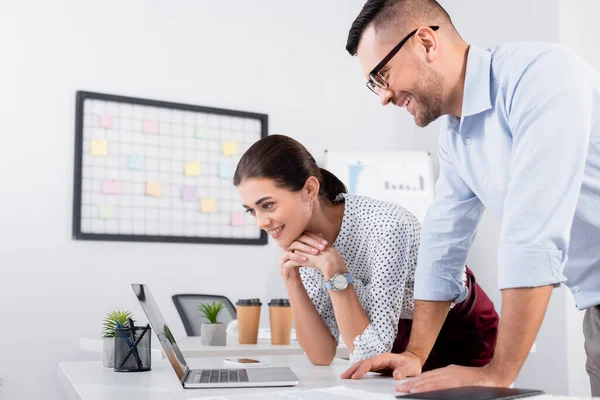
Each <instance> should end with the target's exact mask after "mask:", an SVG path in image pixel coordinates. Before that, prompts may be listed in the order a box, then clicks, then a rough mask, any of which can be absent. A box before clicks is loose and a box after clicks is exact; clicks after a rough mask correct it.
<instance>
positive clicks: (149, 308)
mask: <svg viewBox="0 0 600 400" xmlns="http://www.w3.org/2000/svg"><path fill="white" fill-rule="evenodd" d="M131 288H132V289H133V292H134V293H135V295H136V296H137V298H138V300H139V301H140V304H141V306H142V308H143V309H144V312H145V313H146V316H147V317H148V321H150V325H151V326H152V329H153V330H154V333H156V336H157V337H158V341H159V342H160V344H161V345H162V347H163V349H164V350H165V354H166V355H167V358H168V359H169V362H170V363H171V365H172V366H173V369H174V370H175V373H176V374H177V377H178V378H179V380H180V381H181V382H183V380H184V377H185V376H186V374H187V372H188V369H189V368H188V366H187V364H186V362H185V359H184V358H183V354H181V351H180V350H179V346H177V343H176V342H175V338H174V337H173V334H172V333H171V329H169V326H168V325H167V323H166V322H165V319H164V317H163V315H162V313H161V312H160V310H159V308H158V305H157V304H156V302H155V301H154V298H153V297H152V295H151V294H150V290H149V289H148V286H147V285H141V284H137V283H132V284H131Z"/></svg>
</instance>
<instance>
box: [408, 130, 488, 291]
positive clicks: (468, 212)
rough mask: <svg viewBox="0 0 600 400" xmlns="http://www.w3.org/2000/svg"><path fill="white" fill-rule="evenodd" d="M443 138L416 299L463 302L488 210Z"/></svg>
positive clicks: (416, 288)
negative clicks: (468, 269)
mask: <svg viewBox="0 0 600 400" xmlns="http://www.w3.org/2000/svg"><path fill="white" fill-rule="evenodd" d="M444 134H454V133H452V132H442V135H441V136H440V141H439V160H440V176H439V178H438V180H437V182H436V185H435V200H434V202H433V204H432V205H431V207H430V208H429V210H428V212H427V215H426V216H425V220H424V222H423V233H422V234H421V247H420V249H419V258H418V263H417V270H416V273H415V300H431V301H448V300H453V301H454V302H457V303H458V302H461V301H463V300H464V299H465V298H466V297H467V293H468V289H467V288H466V287H465V285H463V283H462V275H463V270H464V266H465V261H466V259H467V255H468V253H469V249H470V247H471V244H472V243H473V239H474V237H475V230H476V229H477V225H478V223H479V220H480V219H481V215H482V214H483V211H484V210H485V208H484V206H483V204H482V203H481V201H480V200H479V198H478V197H477V196H476V195H475V193H473V191H472V190H471V189H470V188H469V186H468V185H467V184H466V183H465V182H464V181H463V179H462V178H461V177H460V175H459V174H458V171H456V169H455V167H454V165H453V164H452V162H451V160H450V157H449V155H448V153H447V152H446V151H445V150H444V146H443V135H444Z"/></svg>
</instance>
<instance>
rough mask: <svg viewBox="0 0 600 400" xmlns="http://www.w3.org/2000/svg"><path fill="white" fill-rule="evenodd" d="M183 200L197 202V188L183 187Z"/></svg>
mask: <svg viewBox="0 0 600 400" xmlns="http://www.w3.org/2000/svg"><path fill="white" fill-rule="evenodd" d="M181 200H183V201H194V200H196V186H189V185H184V186H182V187H181Z"/></svg>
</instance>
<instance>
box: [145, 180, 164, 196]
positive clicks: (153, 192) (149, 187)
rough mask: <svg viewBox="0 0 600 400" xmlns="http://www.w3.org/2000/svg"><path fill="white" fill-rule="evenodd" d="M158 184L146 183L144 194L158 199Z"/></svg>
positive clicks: (159, 189)
mask: <svg viewBox="0 0 600 400" xmlns="http://www.w3.org/2000/svg"><path fill="white" fill-rule="evenodd" d="M160 191H161V186H160V182H152V181H149V182H146V194H147V195H148V196H152V197H160Z"/></svg>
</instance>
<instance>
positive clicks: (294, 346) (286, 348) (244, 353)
mask: <svg viewBox="0 0 600 400" xmlns="http://www.w3.org/2000/svg"><path fill="white" fill-rule="evenodd" d="M177 344H178V345H179V349H180V350H181V352H182V353H183V356H184V357H186V358H192V357H230V356H240V357H259V356H288V355H295V354H297V355H300V354H304V351H303V350H302V348H301V347H300V344H299V343H298V342H297V341H292V342H290V344H289V345H273V344H271V340H270V339H259V340H258V343H257V344H238V343H237V342H235V341H232V340H227V345H226V346H203V345H202V344H201V343H200V337H184V338H181V339H177ZM349 355H350V352H349V351H348V347H346V345H345V344H343V343H340V345H339V346H338V348H337V352H336V357H339V358H348V357H349Z"/></svg>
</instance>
